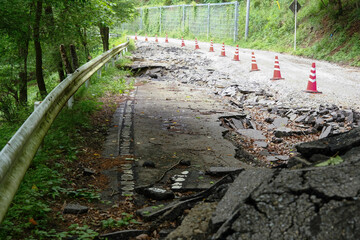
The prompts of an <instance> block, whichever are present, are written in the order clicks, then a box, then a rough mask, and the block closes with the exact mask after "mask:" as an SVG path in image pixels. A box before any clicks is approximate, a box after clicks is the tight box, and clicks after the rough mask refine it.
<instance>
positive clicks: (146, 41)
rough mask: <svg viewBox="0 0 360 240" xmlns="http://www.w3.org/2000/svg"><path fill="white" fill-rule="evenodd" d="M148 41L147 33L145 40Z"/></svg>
mask: <svg viewBox="0 0 360 240" xmlns="http://www.w3.org/2000/svg"><path fill="white" fill-rule="evenodd" d="M147 41H148V39H147V34H145V42H147Z"/></svg>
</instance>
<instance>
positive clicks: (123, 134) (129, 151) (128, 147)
mask: <svg viewBox="0 0 360 240" xmlns="http://www.w3.org/2000/svg"><path fill="white" fill-rule="evenodd" d="M135 95H136V90H135V91H132V92H131V93H129V96H128V99H127V100H126V101H124V102H123V103H121V104H120V106H119V107H118V108H117V109H116V111H115V113H114V115H113V118H112V122H111V128H110V129H109V131H108V136H107V138H106V141H105V146H104V151H103V154H102V156H103V157H104V158H105V159H108V160H109V161H112V160H119V161H118V162H119V164H116V166H114V167H113V168H111V169H107V170H104V171H103V174H105V175H106V176H107V177H108V179H109V187H110V189H111V190H110V191H108V192H107V193H106V191H105V192H104V194H103V195H107V197H106V198H108V199H107V200H111V201H118V200H120V196H132V195H133V194H134V186H135V182H134V173H133V163H134V146H133V138H134V127H133V116H134V103H135Z"/></svg>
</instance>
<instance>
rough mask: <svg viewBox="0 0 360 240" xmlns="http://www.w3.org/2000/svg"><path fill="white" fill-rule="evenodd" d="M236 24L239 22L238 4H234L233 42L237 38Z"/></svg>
mask: <svg viewBox="0 0 360 240" xmlns="http://www.w3.org/2000/svg"><path fill="white" fill-rule="evenodd" d="M238 22H239V2H238V1H236V2H235V23H234V42H236V40H237V37H238Z"/></svg>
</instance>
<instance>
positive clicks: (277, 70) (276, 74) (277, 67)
mask: <svg viewBox="0 0 360 240" xmlns="http://www.w3.org/2000/svg"><path fill="white" fill-rule="evenodd" d="M284 79H285V78H282V77H281V73H280V65H279V58H278V56H275V65H274V77H273V78H270V80H284Z"/></svg>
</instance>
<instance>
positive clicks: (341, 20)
mask: <svg viewBox="0 0 360 240" xmlns="http://www.w3.org/2000/svg"><path fill="white" fill-rule="evenodd" d="M291 2H292V0H279V1H278V3H279V5H278V4H277V2H276V1H263V0H252V1H251V5H250V6H251V7H250V9H251V12H250V26H249V37H248V39H247V41H245V39H244V32H245V15H246V1H241V2H240V19H239V38H240V40H239V43H240V45H241V46H242V47H248V48H255V49H264V50H272V51H278V52H288V53H292V54H296V55H301V56H307V57H311V58H315V59H324V60H328V61H332V62H338V63H343V64H349V65H352V66H360V8H359V5H360V3H359V2H358V1H357V0H342V11H341V12H340V11H339V8H338V6H337V5H336V4H334V3H332V2H333V1H330V3H329V0H316V1H314V0H313V1H311V0H299V3H300V4H301V6H302V8H301V9H300V11H299V12H298V19H297V22H298V30H297V31H298V32H297V51H296V52H295V51H294V50H293V44H294V21H295V20H294V14H293V13H292V11H290V9H289V6H290V4H291ZM279 6H280V9H279Z"/></svg>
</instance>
